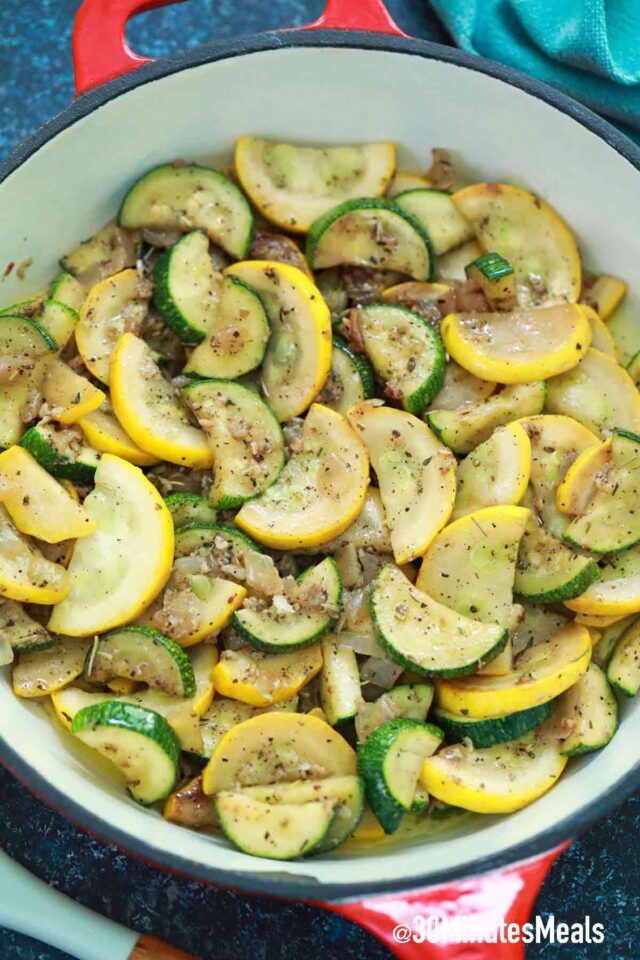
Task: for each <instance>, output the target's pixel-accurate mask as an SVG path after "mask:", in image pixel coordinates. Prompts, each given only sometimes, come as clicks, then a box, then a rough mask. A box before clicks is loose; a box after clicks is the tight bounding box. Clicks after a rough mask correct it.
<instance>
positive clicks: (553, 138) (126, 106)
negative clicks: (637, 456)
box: [0, 0, 640, 960]
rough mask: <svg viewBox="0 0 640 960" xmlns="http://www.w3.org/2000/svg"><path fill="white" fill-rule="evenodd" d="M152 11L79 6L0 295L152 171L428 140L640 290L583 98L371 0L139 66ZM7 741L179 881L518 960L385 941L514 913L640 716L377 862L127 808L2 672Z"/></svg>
mask: <svg viewBox="0 0 640 960" xmlns="http://www.w3.org/2000/svg"><path fill="white" fill-rule="evenodd" d="M156 5H157V4H156V3H155V2H152V3H149V2H145V0H85V2H84V3H83V5H82V7H81V8H80V11H79V13H78V17H77V20H76V26H75V33H74V58H75V68H76V79H77V87H78V94H79V96H78V99H77V100H76V101H75V103H74V104H73V105H71V106H70V107H68V108H67V109H66V110H65V111H64V112H63V113H62V114H61V115H60V116H58V117H57V118H56V119H54V120H52V121H51V122H50V123H48V124H46V125H45V126H44V127H43V128H42V129H41V130H40V131H38V132H37V133H35V134H34V135H33V136H31V137H29V138H28V139H27V140H26V141H25V142H24V143H23V144H22V145H21V146H20V147H18V149H17V150H16V151H15V152H14V153H13V154H12V155H11V156H10V157H9V159H8V160H7V161H6V162H5V163H4V166H3V168H2V170H1V171H0V172H1V173H2V182H1V183H0V211H1V217H2V234H1V237H0V274H1V273H2V272H3V270H4V269H5V266H6V267H8V266H9V264H11V263H13V264H19V263H20V262H21V261H23V260H24V259H25V258H27V257H31V258H33V263H32V266H31V267H30V269H29V271H28V289H27V283H26V282H23V283H21V281H20V280H19V279H18V276H17V271H15V270H13V271H10V272H9V275H8V276H7V277H6V278H5V280H4V282H3V290H2V294H3V300H4V301H5V302H11V301H12V300H18V299H20V295H21V294H24V295H26V294H28V293H30V292H31V291H32V290H33V289H37V288H38V287H39V286H40V285H42V284H43V283H44V282H45V281H46V280H47V279H48V278H50V277H51V276H52V275H54V274H55V272H56V263H57V259H58V257H59V256H60V255H61V254H63V253H65V252H66V251H67V250H69V249H71V248H72V247H73V246H74V245H75V244H76V243H77V241H78V238H80V237H85V236H89V235H90V234H91V233H92V232H93V231H94V230H95V229H96V228H97V227H99V226H100V225H101V224H103V223H104V222H105V221H107V220H108V219H110V218H111V217H112V216H113V213H114V210H116V209H117V207H118V203H119V200H120V198H121V197H122V194H123V191H124V189H125V187H126V186H127V185H128V184H130V183H131V182H132V181H133V180H135V178H136V177H137V176H139V175H140V174H142V173H143V172H144V171H146V170H147V169H148V168H149V167H151V166H153V165H154V164H157V163H160V162H162V161H166V160H167V159H172V158H175V157H183V158H186V159H197V160H200V161H204V162H207V161H216V160H220V159H221V158H225V156H226V158H227V159H228V157H229V151H230V148H231V146H232V145H233V143H234V141H235V140H236V138H237V137H238V136H240V135H241V134H246V133H251V134H256V135H261V136H266V137H272V138H276V139H277V138H281V139H284V140H295V141H309V142H317V141H332V142H333V141H335V142H340V141H343V142H348V143H351V142H358V141H366V140H373V139H375V140H393V141H395V142H396V143H397V144H399V145H400V162H401V164H400V165H401V166H402V167H404V168H409V169H411V168H416V167H418V168H420V167H424V166H425V164H426V163H427V158H428V156H429V151H430V148H431V147H432V146H436V145H437V146H446V147H450V148H453V149H455V150H456V151H458V152H459V153H460V154H461V155H462V156H463V157H464V158H465V160H466V162H467V163H468V164H469V166H470V169H472V170H473V175H474V177H475V178H477V179H478V180H481V179H485V178H486V179H491V180H509V181H517V182H519V183H522V184H525V185H527V186H528V187H530V188H531V189H533V190H535V191H537V192H539V193H540V194H541V195H542V196H544V197H545V199H547V200H548V201H549V202H550V203H551V204H553V205H554V206H555V207H557V208H558V210H559V211H560V212H561V213H562V215H563V216H564V217H565V218H566V219H567V221H568V222H569V223H570V224H571V225H572V227H573V228H574V229H575V231H576V233H577V236H578V238H579V241H580V246H581V252H582V254H583V258H584V260H585V262H586V263H587V264H588V265H589V264H590V265H593V266H596V265H597V267H598V268H599V269H600V270H603V271H607V270H608V271H609V272H612V273H615V274H616V275H619V276H622V277H625V278H626V279H628V280H629V281H631V283H632V285H633V283H634V282H637V279H636V278H637V275H638V263H640V242H639V239H638V237H639V232H638V224H639V223H640V175H639V173H638V170H639V169H640V150H639V149H638V148H637V147H636V146H635V145H634V144H632V143H631V142H630V141H629V140H627V139H626V138H625V137H623V136H622V135H621V134H619V133H618V132H617V131H616V130H614V129H613V128H612V127H610V126H609V125H608V124H607V123H605V122H604V121H602V120H601V119H599V118H598V117H596V116H595V115H594V114H593V113H591V112H590V111H588V110H587V109H585V108H583V107H581V106H579V105H578V104H577V103H575V102H574V101H572V100H570V99H568V98H567V97H565V96H563V95H561V94H559V93H557V92H556V91H554V90H552V89H551V88H549V87H547V86H545V85H543V84H540V83H537V82H536V81H533V80H530V79H528V78H526V77H524V76H521V75H520V74H518V73H516V72H514V71H512V70H510V69H507V68H505V67H502V66H500V65H498V64H496V63H492V62H489V61H486V60H482V59H479V58H474V57H471V56H468V55H465V54H463V53H460V52H458V51H455V50H452V49H449V48H445V47H441V46H437V45H434V44H431V43H427V42H423V41H420V40H413V39H410V38H408V37H406V36H405V35H404V34H402V32H401V31H400V30H399V29H398V28H397V27H396V26H395V24H394V23H393V22H392V21H391V19H390V17H389V15H388V14H387V12H386V11H385V10H384V8H383V7H382V5H381V2H380V0H360V2H359V3H356V2H350V0H330V2H329V5H328V8H327V11H326V12H325V14H324V16H323V17H322V18H321V19H320V20H319V21H318V22H317V23H315V24H312V25H311V26H310V27H308V28H306V29H304V30H296V31H293V30H292V31H280V32H272V33H266V34H262V35H259V36H251V37H245V38H242V39H238V40H233V41H225V42H222V43H211V44H208V45H206V46H203V47H199V48H198V49H195V50H189V51H188V52H187V53H184V54H182V55H180V56H176V57H171V58H168V59H166V60H162V61H157V62H149V61H146V60H144V59H143V58H141V57H138V56H136V55H135V54H133V53H132V52H131V51H130V50H129V49H128V48H127V46H126V44H125V42H124V29H125V24H126V22H127V20H128V18H129V17H130V16H132V15H133V14H135V13H136V12H139V11H140V10H142V9H144V8H148V7H150V6H156ZM635 292H636V293H637V292H638V291H637V290H636V291H635ZM633 295H634V292H633V291H632V293H631V297H630V306H631V309H632V310H633V307H634V299H633ZM638 322H639V323H640V318H639V321H638ZM0 735H1V737H0V759H1V760H2V762H3V763H4V764H6V766H7V767H8V768H9V769H10V770H11V771H12V772H13V773H14V774H15V775H16V776H17V777H19V778H20V779H21V780H22V781H23V782H24V783H25V784H26V785H27V786H28V787H29V788H30V789H31V790H33V791H34V792H35V793H36V794H38V795H39V796H40V797H41V798H42V799H43V800H45V801H46V802H47V803H49V804H50V805H51V806H52V807H55V808H56V809H57V810H59V811H60V812H61V813H63V814H64V815H66V816H67V817H69V818H70V819H71V820H73V821H74V822H75V823H76V824H79V825H80V826H82V827H83V828H84V829H86V830H88V831H91V832H93V833H95V834H97V835H98V836H100V837H102V838H104V839H106V840H108V841H110V842H112V843H116V844H118V845H119V846H120V847H122V848H124V849H125V850H127V851H129V852H130V853H133V854H134V855H138V856H141V857H143V858H145V859H146V860H148V861H149V862H151V863H153V864H155V865H157V866H159V867H162V868H165V869H169V870H172V871H176V872H178V873H181V874H184V875H185V876H188V877H191V878H195V879H198V880H201V881H206V882H210V883H213V884H217V885H223V886H227V887H233V888H236V889H238V890H243V891H247V892H254V893H261V894H267V895H273V896H278V897H289V898H299V899H303V900H307V901H314V902H321V903H323V904H324V905H325V906H327V907H328V908H329V909H332V910H337V911H339V912H341V913H344V914H346V915H347V916H350V917H352V918H353V919H354V920H356V921H358V922H360V923H362V924H363V925H365V926H367V927H369V929H371V930H372V931H373V932H375V933H376V934H377V935H378V936H380V937H381V938H383V939H385V940H386V941H387V942H388V944H389V946H390V948H391V949H392V950H394V951H395V952H396V953H397V954H398V956H401V957H404V958H418V957H422V958H424V957H445V956H446V957H448V958H454V957H455V958H460V957H462V956H465V957H467V958H471V957H474V958H483V957H485V956H487V957H488V956H489V955H490V956H491V957H492V958H493V960H506V958H509V960H515V958H517V957H522V956H523V952H522V951H523V947H522V946H518V945H500V944H498V945H493V946H487V947H486V948H483V947H477V948H472V949H473V952H469V950H470V948H469V947H468V946H467V947H457V946H455V945H453V944H451V945H449V946H438V947H435V946H431V945H429V944H427V943H419V942H416V940H418V941H419V940H420V935H419V931H418V935H417V937H416V940H412V939H410V940H409V942H407V943H404V944H401V943H396V942H394V940H393V938H392V930H393V928H394V926H395V925H396V924H397V923H400V922H403V921H406V922H409V923H410V922H411V921H412V918H413V917H414V916H415V915H416V914H420V913H422V914H425V915H426V914H429V913H433V912H434V911H435V912H436V913H438V912H442V911H444V912H445V913H449V914H456V913H457V914H465V915H469V916H479V917H486V918H493V919H499V918H500V917H501V916H507V917H508V918H509V919H510V920H520V921H524V920H525V919H526V917H527V915H528V913H529V911H530V909H531V906H532V904H533V901H534V899H535V896H536V893H537V890H538V887H539V885H540V883H541V882H542V879H543V878H544V875H545V873H546V870H547V869H548V866H549V864H550V862H551V861H552V859H553V857H554V856H555V855H556V854H557V852H558V849H560V848H561V847H562V845H563V844H565V843H566V842H567V841H569V840H570V839H571V838H572V837H575V836H576V834H577V833H579V832H580V831H581V830H584V829H585V828H586V827H587V826H588V825H589V824H591V823H593V822H594V821H595V820H596V819H597V818H598V817H602V816H604V815H605V814H607V813H609V812H610V811H612V810H613V809H614V807H615V806H616V805H617V804H619V803H621V802H622V800H624V799H625V798H626V797H627V796H628V795H629V794H631V793H632V792H633V791H634V790H636V789H637V788H638V787H640V768H639V767H638V764H637V745H638V743H639V742H640V704H639V703H633V702H631V703H629V704H627V705H625V708H624V711H623V715H622V722H621V726H620V730H619V732H618V733H617V734H616V736H615V737H614V739H613V741H612V742H611V743H610V744H609V746H607V748H606V749H605V750H603V751H601V752H599V753H595V754H593V755H591V756H589V757H586V758H584V759H582V760H578V761H573V762H572V763H571V764H570V768H569V769H568V771H567V772H566V774H565V775H564V776H563V777H562V779H561V780H560V782H559V784H558V785H557V786H556V787H554V789H553V790H552V791H550V793H548V794H547V795H546V796H544V797H543V798H542V799H540V800H538V801H537V802H536V803H535V804H534V805H533V806H532V807H529V808H527V809H525V810H523V811H521V812H520V813H517V814H514V815H512V816H510V817H507V818H498V817H490V818H486V819H483V820H480V821H479V822H478V821H476V823H475V825H474V826H473V827H472V828H471V829H467V830H466V831H465V832H464V833H462V834H458V835H455V834H454V835H453V836H447V835H446V834H445V835H444V837H443V839H441V840H432V841H430V842H429V843H419V844H413V845H404V846H395V847H394V846H393V845H391V846H384V847H382V848H380V849H379V850H378V851H376V849H375V848H373V849H366V848H363V849H362V851H360V849H359V848H358V847H356V846H354V845H351V846H350V849H349V850H348V851H342V852H340V853H338V854H335V855H332V856H327V857H319V858H317V859H309V860H306V861H304V862H299V863H287V864H285V865H283V864H276V863H274V862H273V861H267V860H260V859H255V858H251V857H249V856H246V855H245V854H243V853H241V852H239V851H237V850H235V849H232V848H231V846H230V845H229V844H228V843H226V842H225V841H223V840H218V839H215V838H212V837H211V836H208V835H202V834H198V833H196V832H191V831H187V830H184V829H182V828H179V827H177V826H174V825H172V824H170V823H168V822H166V821H164V820H163V819H162V818H161V817H160V815H158V814H154V813H151V812H149V811H147V810H144V809H142V808H140V807H138V806H137V805H136V804H135V803H134V802H133V801H132V800H130V799H128V798H127V796H126V795H125V792H124V791H123V790H122V789H120V788H119V787H118V786H117V785H114V784H113V783H111V782H110V781H107V780H106V779H103V778H102V777H101V775H100V774H99V773H97V772H95V771H94V770H92V769H89V768H87V767H86V766H85V765H84V763H82V762H81V760H80V759H78V757H77V755H74V753H72V752H70V750H69V749H68V744H67V742H66V740H65V739H64V738H63V736H62V734H59V733H58V732H57V731H56V730H55V728H54V727H53V726H52V725H51V723H50V721H49V720H48V719H47V717H46V716H45V714H44V712H43V710H42V709H39V708H38V707H37V706H29V705H26V704H25V702H24V701H22V702H21V701H19V700H17V699H16V698H15V697H14V696H13V694H12V692H11V688H10V684H9V677H8V676H6V677H4V678H3V679H2V682H0ZM485 949H486V950H487V951H489V952H487V953H486V954H485V953H484V950H485ZM465 950H466V951H467V952H466V953H463V952H462V951H465ZM459 951H460V952H459Z"/></svg>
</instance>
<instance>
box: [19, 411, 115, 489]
mask: <svg viewBox="0 0 640 960" xmlns="http://www.w3.org/2000/svg"><path fill="white" fill-rule="evenodd" d="M20 446H22V447H24V448H25V450H28V451H29V453H30V454H31V456H32V457H34V458H35V459H36V460H37V461H38V463H39V464H40V466H41V467H44V469H45V470H46V471H47V472H48V473H50V474H51V475H52V476H53V477H60V479H64V480H76V481H77V482H78V483H93V478H94V477H95V473H96V469H97V467H98V464H99V463H100V456H101V454H100V453H98V451H97V450H94V449H93V447H90V446H89V444H88V443H86V441H85V439H84V436H83V434H82V432H81V431H80V430H79V429H78V428H77V427H73V426H72V427H63V426H60V425H59V424H57V423H54V422H53V421H50V422H49V423H38V424H36V426H35V427H31V428H30V429H29V430H27V432H26V433H25V434H24V436H23V438H22V440H21V441H20Z"/></svg>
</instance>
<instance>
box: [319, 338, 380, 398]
mask: <svg viewBox="0 0 640 960" xmlns="http://www.w3.org/2000/svg"><path fill="white" fill-rule="evenodd" d="M374 394H375V389H374V381H373V369H372V367H371V364H370V363H369V361H368V360H367V358H366V357H365V356H363V355H362V354H360V353H354V352H353V351H352V350H351V348H350V347H349V346H348V344H347V342H346V341H345V340H343V339H342V337H341V336H339V335H338V334H336V333H334V335H333V342H332V346H331V369H330V370H329V376H328V378H327V382H326V383H325V385H324V387H323V388H322V391H321V392H320V393H319V394H318V398H317V401H318V403H322V404H324V405H325V406H326V407H329V408H330V409H331V410H335V411H336V412H337V413H341V414H342V416H343V417H344V416H346V415H347V413H348V412H349V410H350V409H351V407H354V406H355V405H356V403H361V402H362V401H363V400H370V399H371V397H373V396H374Z"/></svg>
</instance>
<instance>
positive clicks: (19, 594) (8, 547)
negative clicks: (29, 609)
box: [0, 504, 69, 604]
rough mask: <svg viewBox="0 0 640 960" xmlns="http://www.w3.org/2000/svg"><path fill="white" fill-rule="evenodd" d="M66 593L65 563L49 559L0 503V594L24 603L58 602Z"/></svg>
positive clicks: (67, 587) (66, 576) (67, 579)
mask: <svg viewBox="0 0 640 960" xmlns="http://www.w3.org/2000/svg"><path fill="white" fill-rule="evenodd" d="M68 593H69V577H68V575H67V571H66V570H65V569H64V567H62V566H60V564H59V563H52V562H51V561H50V560H47V559H46V557H44V556H43V555H42V553H41V552H40V551H39V550H38V549H37V547H36V546H35V544H33V543H32V542H31V541H30V540H29V538H28V537H25V536H23V535H22V534H21V533H20V531H19V530H18V529H17V528H16V527H15V526H14V524H13V522H12V520H11V517H10V516H9V514H8V513H7V511H6V509H5V508H4V507H3V506H2V505H1V504H0V596H3V597H8V598H9V599H10V600H20V601H21V602H23V603H44V604H50V603H59V601H60V600H62V599H63V598H64V597H66V596H67V594H68Z"/></svg>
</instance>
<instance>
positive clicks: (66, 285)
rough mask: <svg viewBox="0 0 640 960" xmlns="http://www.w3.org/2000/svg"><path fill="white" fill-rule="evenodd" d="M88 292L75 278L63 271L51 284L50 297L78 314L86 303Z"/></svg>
mask: <svg viewBox="0 0 640 960" xmlns="http://www.w3.org/2000/svg"><path fill="white" fill-rule="evenodd" d="M86 295H87V291H86V290H85V288H84V287H83V285H82V284H81V283H80V281H79V280H76V278H75V277H74V276H72V275H71V274H70V273H67V271H66V270H62V272H61V273H59V274H58V276H57V277H56V279H55V280H54V281H53V283H52V284H51V290H50V291H49V297H50V299H51V300H55V301H57V303H63V304H64V305H65V306H66V307H71V309H72V310H75V311H76V313H79V312H80V307H81V306H82V304H83V303H84V300H85V297H86Z"/></svg>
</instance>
